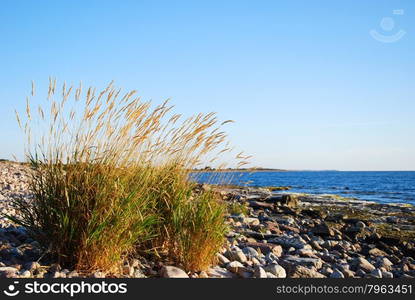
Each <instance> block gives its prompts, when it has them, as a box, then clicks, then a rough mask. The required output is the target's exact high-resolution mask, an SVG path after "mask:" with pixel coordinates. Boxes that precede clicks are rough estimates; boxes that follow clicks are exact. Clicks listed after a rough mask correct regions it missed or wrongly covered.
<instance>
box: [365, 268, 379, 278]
mask: <svg viewBox="0 0 415 300" xmlns="http://www.w3.org/2000/svg"><path fill="white" fill-rule="evenodd" d="M367 275H368V276H367V277H370V278H382V272H381V271H380V270H379V269H374V270H373V271H372V272H370V274H367Z"/></svg>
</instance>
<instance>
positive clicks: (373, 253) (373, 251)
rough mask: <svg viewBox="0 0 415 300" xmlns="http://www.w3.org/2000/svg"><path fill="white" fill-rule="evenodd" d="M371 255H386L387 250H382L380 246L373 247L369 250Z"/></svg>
mask: <svg viewBox="0 0 415 300" xmlns="http://www.w3.org/2000/svg"><path fill="white" fill-rule="evenodd" d="M369 255H372V256H386V255H387V254H386V253H385V251H382V250H380V249H378V248H373V249H370V250H369Z"/></svg>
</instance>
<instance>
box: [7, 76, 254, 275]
mask: <svg viewBox="0 0 415 300" xmlns="http://www.w3.org/2000/svg"><path fill="white" fill-rule="evenodd" d="M58 94H60V100H59V101H57V100H55V98H56V97H57V95H58ZM31 96H32V97H35V92H34V87H33V88H32V95H31ZM172 109H173V107H172V106H170V105H169V103H168V101H166V102H164V103H163V104H161V105H159V106H156V107H153V106H152V105H151V103H150V102H143V101H141V99H140V98H139V97H136V96H135V91H131V92H127V93H124V94H122V93H121V90H120V89H116V88H115V87H114V86H113V84H112V83H111V84H109V85H108V86H107V87H106V88H105V89H104V90H102V91H101V92H99V93H96V91H95V89H94V88H88V89H87V90H86V91H85V92H83V89H82V86H81V85H79V87H77V88H73V87H72V86H71V87H68V86H66V85H65V84H63V87H62V90H61V92H58V91H57V89H56V80H52V79H50V82H49V90H48V95H47V102H46V103H45V104H44V105H41V106H39V107H38V108H37V109H36V113H35V112H34V109H33V107H32V106H31V104H30V100H29V98H28V100H27V105H26V112H25V117H24V121H25V122H24V123H23V122H22V117H21V116H20V115H19V114H18V113H17V112H16V117H17V120H18V123H19V125H20V126H21V128H22V129H23V130H24V132H25V134H26V137H27V143H26V148H25V152H26V155H27V159H28V161H29V162H30V163H31V166H32V169H33V172H32V180H31V184H30V189H31V191H32V192H33V194H34V198H33V200H32V201H27V200H24V199H16V200H15V205H16V206H17V208H18V211H19V214H18V216H9V217H10V218H11V219H12V220H13V221H15V222H16V223H18V224H21V225H23V226H25V227H27V228H28V230H29V231H30V233H31V234H32V235H33V236H34V237H35V238H36V239H37V240H38V241H39V242H40V243H41V245H42V246H43V247H44V248H45V249H47V251H48V253H49V254H50V255H52V256H53V257H55V258H56V259H57V260H58V261H59V263H61V264H62V265H64V266H68V267H74V268H77V269H78V270H83V271H92V270H103V271H107V272H113V273H116V272H118V270H119V267H120V264H121V263H122V261H123V260H124V258H125V257H126V256H127V255H131V254H133V253H135V252H136V251H147V250H150V249H156V250H157V251H159V252H160V251H161V252H165V253H167V255H168V256H169V259H170V260H174V261H175V262H177V263H178V264H180V265H182V266H183V267H185V268H186V269H187V270H190V271H197V270H202V269H204V268H206V267H207V266H208V265H209V264H211V263H212V262H213V260H214V257H215V253H216V252H217V251H218V249H219V248H220V247H221V245H222V244H223V241H224V234H225V231H226V226H225V225H224V214H225V208H224V207H223V205H222V204H221V203H220V202H219V201H218V199H217V197H216V195H215V194H214V193H211V192H199V193H196V192H195V190H194V183H192V182H191V181H189V173H190V172H191V170H192V169H193V168H196V167H198V166H201V165H202V164H203V163H206V164H209V165H212V164H213V163H214V162H215V161H219V162H220V157H221V156H222V155H223V154H224V153H227V152H231V151H232V149H231V148H230V147H229V144H228V143H227V142H226V134H225V133H224V132H223V131H222V129H221V127H222V126H223V125H224V124H226V123H227V122H228V121H225V122H223V123H219V122H218V120H217V118H216V116H215V114H214V113H208V114H198V115H195V116H192V117H190V118H187V119H184V118H183V117H182V116H181V115H178V114H174V113H172ZM218 158H219V159H218ZM243 158H244V156H241V154H238V156H237V159H240V161H241V162H240V164H239V166H241V165H243V164H245V163H246V162H244V161H243ZM218 167H219V168H220V167H221V165H219V166H218Z"/></svg>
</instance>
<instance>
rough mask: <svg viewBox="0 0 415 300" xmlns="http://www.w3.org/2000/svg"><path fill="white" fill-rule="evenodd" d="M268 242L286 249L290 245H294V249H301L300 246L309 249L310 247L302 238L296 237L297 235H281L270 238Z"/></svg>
mask: <svg viewBox="0 0 415 300" xmlns="http://www.w3.org/2000/svg"><path fill="white" fill-rule="evenodd" d="M268 242H269V243H272V244H277V245H280V246H282V247H284V248H287V249H288V248H290V247H294V248H295V249H302V248H309V249H310V248H311V246H310V245H308V244H307V243H306V242H305V241H304V240H303V239H301V238H297V237H286V236H281V237H276V238H273V239H270V240H269V241H268Z"/></svg>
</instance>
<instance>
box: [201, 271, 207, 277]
mask: <svg viewBox="0 0 415 300" xmlns="http://www.w3.org/2000/svg"><path fill="white" fill-rule="evenodd" d="M199 278H209V275H208V274H207V273H206V272H205V271H202V272H200V274H199Z"/></svg>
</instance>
